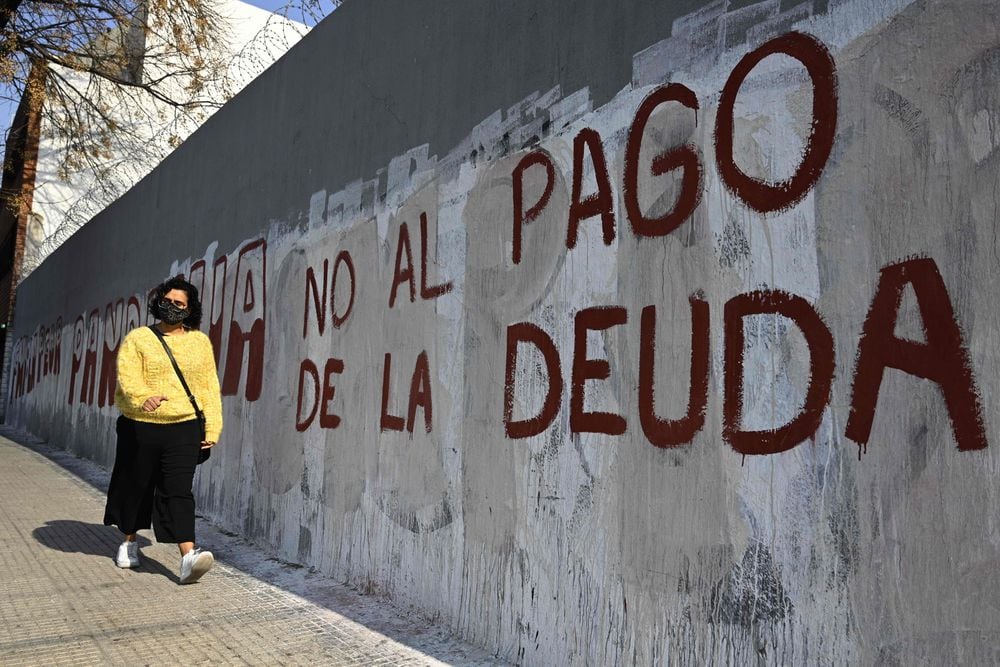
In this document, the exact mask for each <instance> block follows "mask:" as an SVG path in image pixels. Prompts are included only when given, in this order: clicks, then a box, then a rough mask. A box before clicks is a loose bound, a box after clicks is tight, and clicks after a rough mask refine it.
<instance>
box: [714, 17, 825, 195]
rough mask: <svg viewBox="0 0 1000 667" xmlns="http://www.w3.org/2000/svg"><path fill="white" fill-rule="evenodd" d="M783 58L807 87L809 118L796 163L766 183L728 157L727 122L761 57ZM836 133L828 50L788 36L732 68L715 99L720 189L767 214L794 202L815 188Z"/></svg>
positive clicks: (730, 122)
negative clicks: (797, 68) (803, 75)
mask: <svg viewBox="0 0 1000 667" xmlns="http://www.w3.org/2000/svg"><path fill="white" fill-rule="evenodd" d="M775 54H784V55H786V56H790V57H792V58H795V59H796V60H798V61H799V62H801V63H802V64H803V65H805V68H806V71H807V72H808V73H809V77H810V78H811V79H812V84H813V103H812V113H813V119H812V124H811V125H810V131H809V138H808V140H807V141H806V148H805V153H804V154H803V156H802V161H801V163H800V164H799V166H798V168H797V169H796V171H795V174H793V175H792V177H791V178H789V179H788V180H786V181H781V182H779V183H775V184H773V185H772V184H770V183H768V182H766V181H763V180H761V179H758V178H754V177H752V176H748V175H747V174H745V173H743V170H742V169H740V168H739V166H737V164H736V160H735V158H734V155H733V122H734V121H733V118H734V107H735V105H736V95H737V94H738V93H739V90H740V86H741V85H742V84H743V81H744V80H745V79H746V78H747V75H749V74H750V72H751V70H753V68H754V67H756V66H757V64H758V63H759V62H760V61H762V60H763V59H764V58H766V57H768V56H770V55H775ZM836 131H837V71H836V66H835V65H834V63H833V57H832V56H831V55H830V52H829V51H828V50H827V48H826V47H825V46H824V45H823V43H822V42H820V41H819V40H818V39H816V38H815V37H812V36H811V35H806V34H803V33H800V32H790V33H787V34H785V35H782V36H781V37H776V38H775V39H772V40H770V41H768V42H765V43H764V44H762V45H761V46H759V47H758V48H756V49H754V50H753V51H751V52H750V53H748V54H747V55H745V56H743V59H742V60H740V62H739V63H737V64H736V67H735V68H733V71H732V73H731V74H730V75H729V79H728V80H727V81H726V85H725V86H724V87H723V89H722V96H721V97H720V98H719V110H718V113H717V115H716V122H715V159H716V164H717V165H718V168H719V175H720V176H721V177H722V181H723V183H725V184H726V187H727V188H729V190H730V191H731V192H732V193H733V194H735V195H736V196H737V197H739V198H740V199H742V200H743V201H744V202H746V204H747V206H749V207H750V208H752V209H754V210H755V211H760V212H761V213H768V212H771V211H780V210H782V209H786V208H789V207H791V206H792V205H794V204H796V203H797V202H798V201H799V200H801V199H802V198H803V197H805V196H806V193H808V192H809V190H810V189H811V188H812V187H813V185H815V184H816V181H817V179H819V177H820V174H821V173H822V172H823V168H824V167H825V166H826V162H827V160H828V159H829V157H830V151H831V149H832V148H833V139H834V136H835V134H836Z"/></svg>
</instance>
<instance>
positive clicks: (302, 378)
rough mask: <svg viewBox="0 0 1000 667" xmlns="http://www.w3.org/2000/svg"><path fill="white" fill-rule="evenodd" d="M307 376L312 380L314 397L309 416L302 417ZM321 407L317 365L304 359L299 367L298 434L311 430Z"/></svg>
mask: <svg viewBox="0 0 1000 667" xmlns="http://www.w3.org/2000/svg"><path fill="white" fill-rule="evenodd" d="M306 375H308V376H310V377H311V378H312V386H313V392H312V393H313V397H312V402H311V405H312V407H311V408H310V409H309V415H308V416H303V415H302V406H303V399H304V398H305V382H306ZM318 407H319V370H318V369H317V368H316V364H315V363H313V361H312V360H311V359H303V360H302V363H301V364H300V365H299V390H298V398H297V399H296V404H295V430H296V431H298V432H300V433H301V432H303V431H305V430H306V429H307V428H309V426H310V424H312V421H313V419H314V418H315V417H316V410H317V408H318Z"/></svg>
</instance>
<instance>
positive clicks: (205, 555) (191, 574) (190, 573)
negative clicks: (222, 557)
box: [181, 549, 215, 584]
mask: <svg viewBox="0 0 1000 667" xmlns="http://www.w3.org/2000/svg"><path fill="white" fill-rule="evenodd" d="M214 563H215V556H213V555H212V552H211V551H202V550H201V549H192V550H191V551H189V552H187V553H186V554H184V556H183V557H182V558H181V583H182V584H193V583H194V582H196V581H198V580H199V579H201V577H202V575H204V574H205V573H206V572H208V571H209V570H211V569H212V565H213V564H214Z"/></svg>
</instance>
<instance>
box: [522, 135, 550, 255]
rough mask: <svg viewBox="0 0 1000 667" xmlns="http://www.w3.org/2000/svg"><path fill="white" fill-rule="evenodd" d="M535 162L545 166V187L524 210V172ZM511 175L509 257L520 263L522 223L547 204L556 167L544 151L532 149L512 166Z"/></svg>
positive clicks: (529, 220) (539, 211) (533, 216)
mask: <svg viewBox="0 0 1000 667" xmlns="http://www.w3.org/2000/svg"><path fill="white" fill-rule="evenodd" d="M536 164H540V165H543V166H544V167H545V189H544V191H543V192H542V196H541V197H539V198H538V201H537V202H535V204H534V205H533V206H532V207H531V208H529V209H528V210H527V211H525V210H524V172H525V171H527V170H528V169H529V168H531V167H532V166H534V165H536ZM512 176H513V191H514V237H513V244H512V245H513V248H512V252H511V255H512V257H511V258H512V259H513V261H514V263H515V264H520V263H521V235H522V233H523V229H524V225H526V224H528V223H529V222H531V221H532V220H534V219H535V218H537V217H538V215H539V214H540V213H541V212H542V211H543V210H544V209H545V207H546V206H547V205H548V203H549V197H551V196H552V190H553V189H554V188H555V183H556V168H555V165H553V164H552V160H551V158H549V156H548V155H547V154H546V153H543V152H542V151H534V152H532V153H528V154H527V155H525V156H524V157H523V158H521V161H520V162H518V163H517V166H516V167H514V172H513V174H512Z"/></svg>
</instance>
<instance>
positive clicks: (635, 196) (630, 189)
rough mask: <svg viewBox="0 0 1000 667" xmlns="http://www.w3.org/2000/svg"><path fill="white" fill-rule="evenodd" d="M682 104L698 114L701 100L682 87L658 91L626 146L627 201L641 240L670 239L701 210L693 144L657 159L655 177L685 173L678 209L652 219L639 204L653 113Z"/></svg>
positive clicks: (699, 178)
mask: <svg viewBox="0 0 1000 667" xmlns="http://www.w3.org/2000/svg"><path fill="white" fill-rule="evenodd" d="M667 102H679V103H680V104H682V105H684V106H686V107H687V108H689V109H693V110H694V111H695V112H697V111H698V98H697V97H696V96H695V94H694V92H693V91H692V90H691V89H690V88H688V87H687V86H683V85H681V84H679V83H671V84H669V85H666V86H663V87H662V88H658V89H656V90H654V91H653V92H652V93H650V94H649V96H648V97H646V99H644V100H643V101H642V104H640V105H639V109H638V111H636V114H635V119H634V120H633V121H632V125H631V127H629V131H628V139H627V141H626V144H625V170H624V189H623V193H622V194H623V198H624V200H625V211H626V213H627V214H628V219H629V222H630V223H631V225H632V230H633V231H634V232H635V233H636V235H638V236H648V237H652V236H666V235H667V234H669V233H670V232H672V231H674V230H675V229H677V227H679V226H680V224H681V223H682V222H684V221H685V220H687V218H688V216H690V215H691V213H692V212H693V211H694V210H695V208H697V207H698V202H699V201H700V200H701V190H702V167H701V158H700V157H699V155H698V149H697V148H696V147H695V146H694V145H693V144H684V145H683V146H678V147H676V148H672V149H670V150H668V151H666V152H665V153H662V154H660V155H658V156H656V157H655V158H653V163H652V175H653V176H662V175H663V174H666V173H668V172H670V171H673V170H675V169H682V170H683V175H682V176H681V191H680V195H679V196H678V197H677V203H675V204H674V208H673V209H672V210H670V211H668V212H667V213H664V214H663V215H661V216H659V217H657V218H649V217H647V216H646V215H645V213H643V208H642V205H641V204H640V203H639V154H640V150H641V148H642V139H643V134H644V133H645V131H646V125H647V124H648V123H649V119H650V117H651V116H652V115H653V111H654V110H656V108H657V107H658V106H660V105H661V104H666V103H667Z"/></svg>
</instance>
